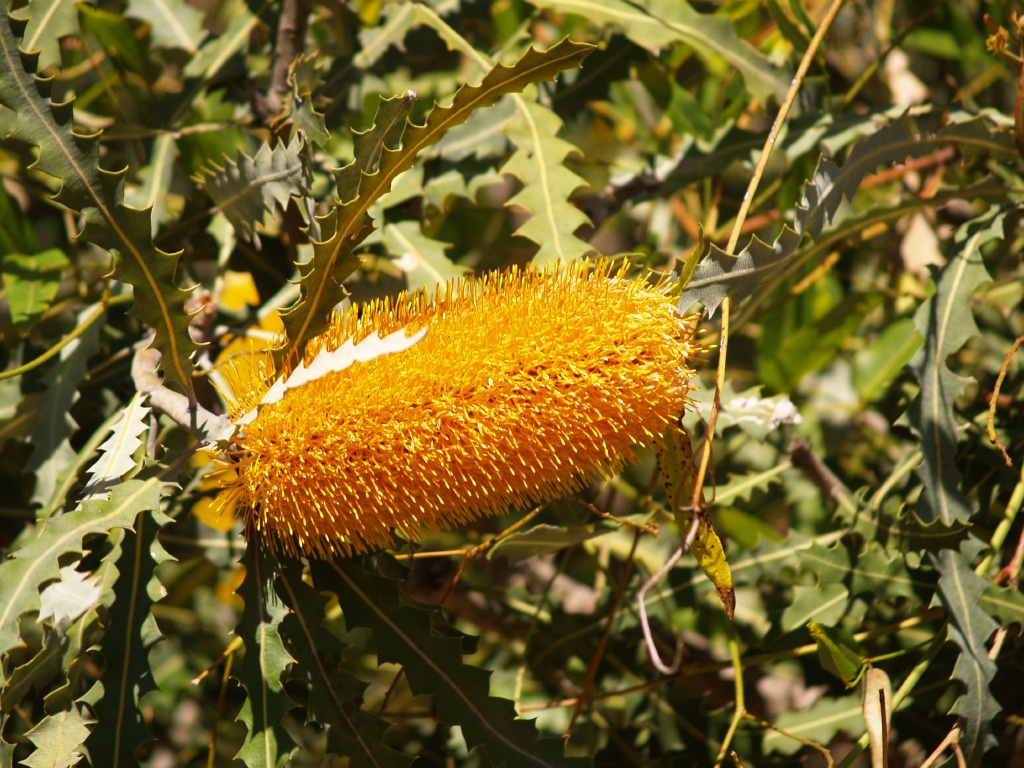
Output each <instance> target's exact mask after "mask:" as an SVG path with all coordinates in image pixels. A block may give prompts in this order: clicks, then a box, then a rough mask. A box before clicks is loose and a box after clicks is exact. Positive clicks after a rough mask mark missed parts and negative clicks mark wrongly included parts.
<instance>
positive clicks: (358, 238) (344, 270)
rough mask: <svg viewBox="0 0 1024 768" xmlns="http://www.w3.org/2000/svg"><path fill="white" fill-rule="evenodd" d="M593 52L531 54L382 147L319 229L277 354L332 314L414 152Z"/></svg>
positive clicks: (567, 45) (294, 352)
mask: <svg viewBox="0 0 1024 768" xmlns="http://www.w3.org/2000/svg"><path fill="white" fill-rule="evenodd" d="M592 50H593V46H590V45H586V44H583V43H574V42H572V41H571V40H568V39H566V40H563V41H561V42H560V43H557V44H555V45H553V46H552V47H551V48H549V49H548V50H546V51H537V50H534V49H532V48H531V49H530V50H529V51H528V52H527V53H526V54H525V55H524V56H523V57H522V58H521V59H519V61H517V62H516V63H515V64H514V65H512V66H511V67H507V66H504V65H502V64H499V65H497V66H496V67H494V68H493V69H492V70H491V71H490V72H488V73H487V75H486V76H485V77H484V79H483V81H482V82H481V83H480V84H479V85H475V86H468V85H467V86H463V87H462V88H460V89H459V91H458V92H457V93H456V94H455V98H454V99H453V100H452V103H451V105H450V106H447V107H441V106H438V107H435V108H434V109H433V111H431V113H430V115H429V116H428V117H427V120H426V122H425V123H424V124H423V125H413V124H410V125H409V126H408V127H407V128H406V131H405V135H404V137H403V141H402V146H401V147H400V148H398V149H395V150H391V149H388V148H387V147H386V146H385V147H384V148H383V153H382V155H381V158H380V163H379V167H378V169H377V171H376V172H375V173H373V174H369V175H367V174H365V173H364V174H363V178H362V182H361V183H360V185H359V196H358V197H357V198H355V199H354V200H352V201H350V202H348V203H339V204H338V205H337V206H336V207H335V209H334V211H333V212H332V213H331V214H329V215H328V216H327V217H325V219H323V220H321V222H320V225H321V227H322V231H323V234H324V237H325V239H324V240H322V241H315V242H314V244H313V257H312V259H311V260H310V261H309V262H308V263H306V264H303V265H301V266H300V270H299V271H300V273H301V278H300V290H301V298H300V299H299V301H298V302H296V303H295V304H294V305H292V306H291V307H289V308H288V309H287V310H285V311H284V312H282V320H283V322H284V326H285V330H286V332H287V337H288V342H287V346H286V347H285V348H283V349H281V350H280V351H279V352H278V353H277V357H278V359H279V362H280V358H283V357H284V356H285V355H286V354H287V355H288V356H289V357H290V358H291V359H293V360H294V359H298V357H299V356H300V355H301V353H302V351H303V350H304V349H305V346H306V343H307V342H308V341H309V340H310V339H311V338H313V337H314V336H316V335H317V334H318V333H320V332H322V331H323V329H324V328H325V327H326V323H327V318H328V314H329V312H330V311H331V309H332V308H333V307H334V306H335V305H336V304H337V303H338V302H339V301H341V300H342V299H343V298H344V297H345V290H344V288H343V286H342V281H343V280H344V278H345V277H347V276H348V275H349V274H351V273H352V272H353V271H354V270H355V268H356V266H357V265H358V260H357V258H356V257H355V255H354V254H353V248H354V247H355V246H356V245H358V244H359V243H360V242H362V241H363V240H364V239H365V238H366V236H367V235H368V234H369V233H370V232H371V231H372V229H373V222H372V221H371V219H370V217H369V213H368V212H369V209H370V207H371V206H372V205H373V204H374V202H375V201H377V200H378V199H379V198H380V197H381V196H382V195H384V194H385V193H386V192H387V191H388V190H389V189H391V185H392V182H393V181H394V179H395V177H397V176H398V175H399V174H401V173H402V172H404V171H407V170H408V169H409V168H411V167H412V165H413V163H414V162H415V160H416V157H417V156H418V155H419V153H420V152H421V151H422V150H423V149H424V148H426V147H428V146H431V145H433V144H435V143H437V141H438V140H439V139H440V138H441V136H443V135H444V133H445V131H447V130H448V129H449V128H452V127H454V126H456V125H461V124H462V123H464V122H465V121H466V119H467V118H468V117H469V115H470V114H471V113H472V112H473V111H474V110H476V109H480V108H483V107H488V106H490V105H492V104H494V102H495V101H497V100H498V98H499V97H501V96H502V95H504V94H506V93H513V92H516V91H521V90H522V89H523V88H525V87H526V86H527V85H529V84H530V83H534V82H537V81H539V80H550V79H552V78H554V77H555V76H557V74H558V73H559V72H561V71H562V70H564V69H567V68H569V67H577V66H579V65H580V63H581V62H582V61H583V59H584V58H585V57H586V56H587V55H588V54H589V53H590V52H591V51H592Z"/></svg>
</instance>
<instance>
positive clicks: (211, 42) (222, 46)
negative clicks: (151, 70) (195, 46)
mask: <svg viewBox="0 0 1024 768" xmlns="http://www.w3.org/2000/svg"><path fill="white" fill-rule="evenodd" d="M259 23H260V19H259V17H258V16H256V15H255V14H253V13H252V12H250V11H249V9H248V8H246V7H245V6H239V7H236V8H235V10H234V16H233V17H232V19H231V21H230V23H229V24H228V26H227V29H225V30H224V31H223V32H222V33H221V34H219V35H216V36H213V37H210V38H207V39H206V40H205V41H204V42H203V44H202V46H200V48H199V53H198V54H197V55H195V56H193V57H192V58H191V59H189V61H188V63H187V64H186V65H185V68H184V69H182V74H183V75H185V77H187V78H198V79H200V80H203V81H205V82H206V83H211V82H214V81H215V80H217V79H218V78H220V77H224V76H226V75H227V74H228V73H229V72H230V71H232V70H233V69H234V66H233V65H232V66H229V64H232V62H237V61H239V59H240V58H241V55H242V53H243V52H244V51H245V47H246V45H248V43H249V35H250V34H251V33H252V30H253V29H254V28H255V27H256V25H257V24H259Z"/></svg>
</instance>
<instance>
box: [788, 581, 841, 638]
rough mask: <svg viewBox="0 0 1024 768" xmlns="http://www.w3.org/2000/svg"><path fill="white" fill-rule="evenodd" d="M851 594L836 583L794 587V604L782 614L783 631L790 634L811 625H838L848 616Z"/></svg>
mask: <svg viewBox="0 0 1024 768" xmlns="http://www.w3.org/2000/svg"><path fill="white" fill-rule="evenodd" d="M849 604H850V593H849V591H847V589H846V587H845V586H843V585H842V584H837V583H836V582H828V583H822V584H819V585H818V586H815V587H807V586H804V585H802V584H797V585H795V586H794V587H793V602H791V603H790V604H789V605H788V606H786V610H784V611H783V612H782V631H783V632H789V631H791V630H794V629H796V628H797V627H802V626H805V625H806V624H809V623H812V622H814V623H818V624H825V625H833V624H838V623H839V620H840V619H842V618H843V616H844V615H846V608H847V606H848V605H849Z"/></svg>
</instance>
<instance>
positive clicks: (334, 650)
mask: <svg viewBox="0 0 1024 768" xmlns="http://www.w3.org/2000/svg"><path fill="white" fill-rule="evenodd" d="M275 588H276V589H277V591H278V594H279V595H280V596H281V598H283V600H284V601H285V603H286V604H287V606H288V607H289V608H290V609H291V610H290V612H289V614H288V615H287V616H285V618H284V620H283V621H282V622H281V623H280V625H279V632H280V633H281V638H282V640H283V641H284V644H285V647H286V649H287V651H288V652H289V653H290V654H291V655H292V656H293V657H294V658H295V660H296V662H297V666H296V667H295V670H294V674H295V676H296V677H298V678H299V679H301V680H304V681H305V682H306V683H307V684H308V685H309V689H310V698H309V718H310V719H311V720H313V721H316V722H319V723H322V724H324V725H329V726H330V727H329V730H328V732H327V749H328V750H330V751H332V752H335V753H337V754H339V755H344V756H346V757H348V759H349V761H350V764H351V765H353V766H357V767H361V766H373V768H378V767H393V768H402V767H403V766H408V765H409V764H410V763H411V762H412V760H413V757H412V756H410V755H405V754H403V753H401V752H398V751H397V750H395V749H392V748H391V747H390V746H388V745H387V744H385V743H384V741H383V737H384V732H385V731H386V730H387V728H388V723H386V722H385V721H384V720H382V719H380V718H378V717H376V716H374V715H373V714H371V713H370V712H367V711H366V710H364V709H363V708H362V704H363V697H364V692H365V690H366V687H367V686H366V683H363V682H361V681H359V680H357V679H356V678H354V677H352V676H351V675H349V674H348V673H346V672H344V671H343V670H342V669H341V662H342V655H343V653H344V650H345V644H344V643H343V642H342V641H341V640H339V639H338V638H337V637H335V636H334V635H333V634H331V633H330V632H328V631H327V630H326V629H325V628H324V627H323V621H324V612H325V607H326V605H327V599H326V598H324V597H323V596H322V595H320V594H318V592H317V590H320V591H326V590H325V588H324V587H323V586H321V585H319V584H317V589H316V590H314V589H313V588H311V587H310V586H309V585H308V584H306V583H305V582H304V580H303V578H302V565H301V563H299V562H297V561H295V560H289V561H287V562H285V563H284V564H283V566H282V568H281V570H280V571H279V573H278V575H277V579H276V582H275ZM345 621H346V624H348V622H349V616H348V614H347V613H346V614H345ZM349 626H351V624H349Z"/></svg>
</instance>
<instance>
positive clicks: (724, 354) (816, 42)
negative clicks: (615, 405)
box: [692, 0, 845, 508]
mask: <svg viewBox="0 0 1024 768" xmlns="http://www.w3.org/2000/svg"><path fill="white" fill-rule="evenodd" d="M844 2H845V0H833V3H832V5H831V6H829V9H828V11H827V12H826V13H825V17H824V18H823V19H822V21H821V24H819V25H818V29H817V31H816V32H815V33H814V37H813V39H812V40H811V43H810V45H809V46H807V50H806V51H804V55H803V58H802V59H801V60H800V65H799V66H798V67H797V70H796V74H795V75H793V82H792V83H790V86H789V91H788V92H787V93H786V98H785V100H784V101H783V102H782V105H781V106H780V107H779V113H778V115H776V117H775V123H774V124H773V125H772V129H771V130H770V131H769V132H768V138H767V139H766V140H765V143H764V148H763V149H762V150H761V156H760V157H759V158H758V160H757V166H756V167H755V168H754V174H753V176H751V177H750V184H749V185H748V186H747V192H746V194H745V195H744V196H743V202H742V203H741V204H740V209H739V212H737V214H736V221H735V222H733V226H732V233H731V234H730V235H729V242H728V244H727V245H726V247H725V251H726V253H734V252H735V250H736V245H737V243H738V242H739V239H740V233H741V232H742V231H743V223H744V220H745V219H746V218H747V213H748V212H749V210H750V205H751V203H752V202H753V200H754V195H755V193H756V192H757V187H758V185H759V184H760V183H761V177H762V176H764V172H765V169H766V168H767V167H768V160H769V158H770V157H771V153H772V149H774V147H775V142H776V141H778V138H779V134H780V133H781V132H782V126H783V125H785V123H786V118H787V117H788V116H789V110H790V109H791V108H792V106H793V104H794V103H795V102H796V97H797V95H798V94H799V93H800V87H801V86H802V85H803V82H804V78H805V77H806V76H807V71H808V70H809V69H810V67H811V62H812V61H813V60H814V57H815V55H816V54H817V52H818V48H820V47H821V44H822V42H824V40H825V35H826V34H828V31H829V29H830V28H831V27H832V22H833V21H835V18H836V16H837V15H838V13H839V10H840V9H841V8H842V7H843V4H844ZM731 311H732V300H731V299H730V298H729V297H728V296H726V298H725V300H724V301H722V308H721V312H722V330H721V334H720V340H719V343H718V347H719V352H718V370H717V373H716V376H715V399H714V401H713V402H712V403H711V413H710V415H709V416H708V439H707V440H705V442H704V450H703V451H702V452H701V457H700V464H699V466H698V468H697V479H696V482H695V483H694V488H693V501H692V504H693V506H694V507H695V508H696V507H697V505H698V502H699V501H700V498H701V494H702V493H703V491H704V481H705V478H706V477H707V474H708V467H709V465H710V463H711V443H712V442H713V441H714V436H715V425H716V424H717V422H718V411H719V409H720V408H721V407H722V387H723V386H724V384H725V370H726V360H727V358H728V352H729V314H730V313H731Z"/></svg>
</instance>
